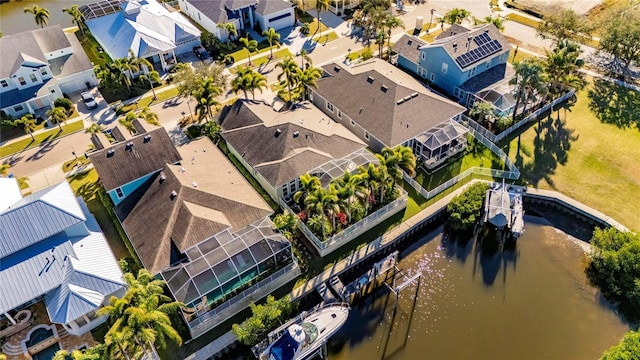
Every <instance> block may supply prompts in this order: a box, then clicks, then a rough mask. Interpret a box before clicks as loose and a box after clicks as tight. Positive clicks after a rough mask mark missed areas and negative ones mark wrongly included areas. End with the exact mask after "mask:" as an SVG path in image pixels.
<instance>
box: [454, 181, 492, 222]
mask: <svg viewBox="0 0 640 360" xmlns="http://www.w3.org/2000/svg"><path fill="white" fill-rule="evenodd" d="M487 190H489V185H488V184H486V183H475V184H473V185H470V186H469V187H467V189H466V190H465V191H463V192H462V193H461V194H459V195H457V196H456V197H454V198H453V199H451V202H449V204H448V205H447V213H448V214H449V226H451V228H452V229H453V230H457V231H465V230H469V229H470V228H471V227H472V226H474V225H475V224H476V223H477V222H478V221H479V220H480V216H481V215H482V207H483V205H484V197H485V194H486V192H487Z"/></svg>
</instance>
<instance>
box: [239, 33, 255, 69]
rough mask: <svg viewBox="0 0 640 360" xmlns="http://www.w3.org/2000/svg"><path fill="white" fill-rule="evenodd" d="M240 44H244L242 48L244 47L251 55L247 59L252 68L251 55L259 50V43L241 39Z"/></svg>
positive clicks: (244, 38)
mask: <svg viewBox="0 0 640 360" xmlns="http://www.w3.org/2000/svg"><path fill="white" fill-rule="evenodd" d="M240 42H241V43H242V46H244V48H245V50H247V53H249V56H247V58H248V59H249V66H251V53H252V52H254V51H256V49H257V48H258V42H257V41H255V40H249V39H248V38H246V37H243V38H240Z"/></svg>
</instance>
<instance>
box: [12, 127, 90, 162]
mask: <svg viewBox="0 0 640 360" xmlns="http://www.w3.org/2000/svg"><path fill="white" fill-rule="evenodd" d="M82 129H84V124H83V122H82V120H78V121H73V122H71V121H67V124H66V125H62V130H60V127H58V126H57V125H56V126H55V127H53V128H51V130H48V131H45V132H42V133H40V134H38V135H35V141H34V140H32V139H31V136H27V137H25V138H24V139H22V140H19V141H16V142H14V143H11V144H9V145H5V146H2V147H0V158H3V157H5V156H9V155H13V154H15V153H17V152H20V151H23V150H27V149H29V148H32V147H34V146H38V145H40V144H41V143H43V142H46V141H50V140H53V139H56V138H59V137H62V136H65V135H68V134H71V133H74V132H76V131H79V130H82Z"/></svg>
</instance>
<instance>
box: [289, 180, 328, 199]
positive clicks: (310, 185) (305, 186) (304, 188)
mask: <svg viewBox="0 0 640 360" xmlns="http://www.w3.org/2000/svg"><path fill="white" fill-rule="evenodd" d="M320 187H322V183H321V182H320V179H318V177H316V176H312V175H309V174H302V175H301V176H300V190H298V191H297V192H296V193H295V194H293V201H295V202H296V203H297V204H304V199H305V198H306V197H307V195H309V194H310V193H312V192H313V191H315V190H316V189H318V188H320Z"/></svg>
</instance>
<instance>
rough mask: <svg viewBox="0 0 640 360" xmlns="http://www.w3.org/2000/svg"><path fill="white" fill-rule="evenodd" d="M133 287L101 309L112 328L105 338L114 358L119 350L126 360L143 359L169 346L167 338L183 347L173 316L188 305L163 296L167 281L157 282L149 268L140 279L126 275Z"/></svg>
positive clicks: (101, 314) (140, 274) (143, 271)
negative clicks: (171, 315)
mask: <svg viewBox="0 0 640 360" xmlns="http://www.w3.org/2000/svg"><path fill="white" fill-rule="evenodd" d="M125 280H126V282H127V284H128V285H129V288H128V290H127V293H126V294H125V295H124V296H123V297H122V298H120V299H118V298H116V297H115V296H112V297H111V299H110V300H109V305H107V306H105V307H103V308H102V309H100V310H98V312H97V315H98V316H103V315H108V316H109V319H110V321H111V327H110V328H109V330H108V331H107V334H106V335H105V345H106V346H107V347H108V348H109V349H110V351H111V353H110V355H111V356H112V357H119V358H121V357H122V356H114V355H115V352H116V351H119V352H120V354H122V355H123V356H124V357H125V358H126V359H131V358H140V355H141V353H148V352H149V351H155V350H154V349H155V346H158V347H160V348H164V347H166V339H171V340H173V341H175V342H176V343H177V344H178V345H181V344H182V339H181V338H180V335H179V334H178V333H177V331H176V330H175V329H174V328H173V326H172V324H171V321H170V319H169V316H168V315H169V314H174V313H176V312H177V311H178V310H179V309H181V308H182V307H183V306H184V304H182V303H180V302H172V301H171V299H170V298H169V297H168V296H166V295H164V294H163V291H164V289H163V282H162V281H161V280H156V279H155V278H153V277H152V276H151V274H149V272H148V271H147V270H145V269H141V270H140V271H139V272H138V276H137V278H135V277H133V275H132V274H130V273H127V274H125Z"/></svg>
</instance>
